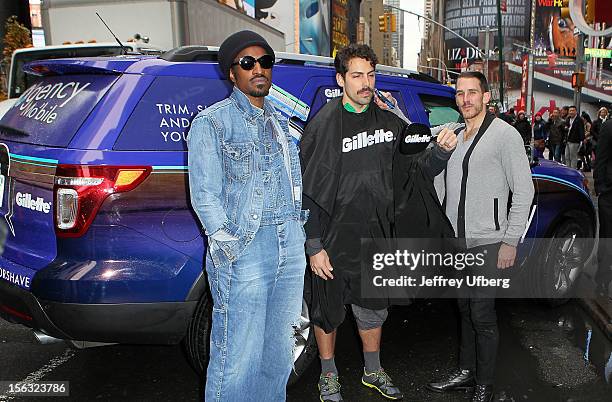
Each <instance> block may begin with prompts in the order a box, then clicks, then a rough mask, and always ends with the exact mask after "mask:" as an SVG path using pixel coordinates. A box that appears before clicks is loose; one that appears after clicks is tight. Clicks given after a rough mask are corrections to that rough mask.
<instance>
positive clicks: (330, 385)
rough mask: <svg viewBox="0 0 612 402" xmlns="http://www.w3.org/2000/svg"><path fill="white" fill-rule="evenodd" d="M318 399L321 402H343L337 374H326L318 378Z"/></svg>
mask: <svg viewBox="0 0 612 402" xmlns="http://www.w3.org/2000/svg"><path fill="white" fill-rule="evenodd" d="M318 386H319V399H320V400H321V402H340V401H343V399H342V394H340V383H339V382H338V374H335V373H327V374H325V375H323V374H321V376H320V377H319V384H318Z"/></svg>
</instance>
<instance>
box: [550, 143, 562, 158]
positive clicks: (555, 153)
mask: <svg viewBox="0 0 612 402" xmlns="http://www.w3.org/2000/svg"><path fill="white" fill-rule="evenodd" d="M553 158H554V159H555V161H556V162H561V144H555V145H551V148H550V156H549V158H548V159H553Z"/></svg>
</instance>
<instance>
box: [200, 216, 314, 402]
mask: <svg viewBox="0 0 612 402" xmlns="http://www.w3.org/2000/svg"><path fill="white" fill-rule="evenodd" d="M209 241H210V240H209ZM304 241H305V234H304V229H303V227H302V223H301V221H299V220H295V219H292V220H288V221H286V222H285V223H281V224H279V225H265V226H261V227H260V228H259V230H258V231H257V232H256V234H255V237H254V238H253V240H252V241H251V242H250V243H249V244H248V245H247V246H246V248H245V249H244V251H243V252H242V253H241V255H240V256H239V257H238V258H237V259H236V260H235V261H234V262H232V263H230V264H227V265H223V266H215V265H214V264H213V262H212V259H211V258H210V253H208V254H207V258H206V272H207V274H208V281H209V284H210V290H211V293H212V298H213V302H214V306H213V318H212V329H211V335H210V361H209V363H208V371H207V374H206V389H205V401H207V402H212V401H215V402H234V401H256V402H259V401H284V400H285V397H286V391H285V388H286V386H287V380H288V379H289V375H290V373H291V369H292V367H293V349H294V336H293V335H294V329H293V325H295V324H297V323H298V320H299V318H300V313H301V310H302V292H303V287H304V270H305V268H306V256H305V254H304ZM212 242H213V243H214V242H215V240H212ZM215 246H216V245H213V247H215Z"/></svg>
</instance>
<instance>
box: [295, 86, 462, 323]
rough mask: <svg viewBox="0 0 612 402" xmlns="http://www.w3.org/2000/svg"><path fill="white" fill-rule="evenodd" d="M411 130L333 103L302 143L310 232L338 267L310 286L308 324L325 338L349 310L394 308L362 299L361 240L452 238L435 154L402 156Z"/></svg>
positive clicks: (372, 110)
mask: <svg viewBox="0 0 612 402" xmlns="http://www.w3.org/2000/svg"><path fill="white" fill-rule="evenodd" d="M406 124H407V123H406V122H404V121H403V120H402V119H400V118H399V117H398V116H396V115H395V114H393V113H391V112H388V111H384V110H382V109H380V108H379V107H378V106H377V105H376V104H375V103H374V102H372V103H371V104H370V106H369V108H368V110H366V111H365V112H362V113H350V112H348V111H346V110H345V109H344V107H343V105H342V103H341V98H336V99H333V100H331V101H330V102H329V103H328V104H327V105H325V106H324V107H323V108H322V109H321V110H320V111H319V113H318V114H317V115H316V116H315V117H314V118H313V119H312V120H311V121H310V122H309V124H308V125H307V127H306V129H305V131H304V134H303V135H302V139H301V144H300V158H301V163H302V173H303V189H304V205H305V207H307V208H310V209H311V218H310V219H309V222H308V223H307V224H306V232H307V235H308V238H316V237H321V241H322V244H323V247H324V248H325V250H326V251H327V253H328V255H329V258H330V261H331V264H332V266H333V267H334V271H333V272H332V273H333V275H334V279H333V280H327V281H325V280H323V279H321V278H319V277H318V276H316V275H312V282H311V285H312V286H311V292H312V294H311V299H312V300H311V302H312V305H311V311H310V313H311V319H312V321H313V322H314V323H315V324H317V325H318V326H320V327H321V328H323V329H324V330H325V331H327V332H329V331H331V330H333V329H334V328H337V326H338V325H340V323H341V322H342V321H343V320H344V304H349V303H350V304H356V305H359V306H361V307H365V308H369V309H376V310H379V309H383V308H386V307H388V306H389V305H390V304H391V301H390V299H389V297H388V294H386V292H385V289H381V291H380V294H378V295H377V297H376V298H372V297H370V296H368V297H362V291H361V239H362V238H364V239H392V238H394V237H397V236H403V237H405V236H412V237H441V236H449V235H450V236H451V237H452V226H451V225H450V222H448V219H446V216H445V214H444V210H443V209H442V208H441V206H440V204H439V202H438V201H437V198H436V193H435V189H434V187H433V176H432V174H431V173H430V172H429V170H430V162H431V160H432V158H431V154H432V152H431V150H427V151H424V152H421V153H420V154H417V155H411V156H408V155H399V154H398V151H397V149H398V147H397V139H398V137H399V136H400V134H401V133H402V132H403V129H404V127H405V126H406ZM394 155H395V156H394ZM442 163H443V165H442V166H441V167H440V168H439V169H438V172H439V171H441V170H442V169H443V168H444V167H445V162H442ZM438 164H439V163H438ZM436 173H437V172H436Z"/></svg>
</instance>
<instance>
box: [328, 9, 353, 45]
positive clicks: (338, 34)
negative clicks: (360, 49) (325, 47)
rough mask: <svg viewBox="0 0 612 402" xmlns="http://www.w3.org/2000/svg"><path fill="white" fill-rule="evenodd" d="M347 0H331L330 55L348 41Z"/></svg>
mask: <svg viewBox="0 0 612 402" xmlns="http://www.w3.org/2000/svg"><path fill="white" fill-rule="evenodd" d="M348 13H349V5H348V0H332V14H331V15H332V24H331V33H332V38H331V57H335V56H336V52H337V51H338V50H339V49H341V48H343V47H344V46H346V45H348V44H349V42H350V39H349V32H348Z"/></svg>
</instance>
